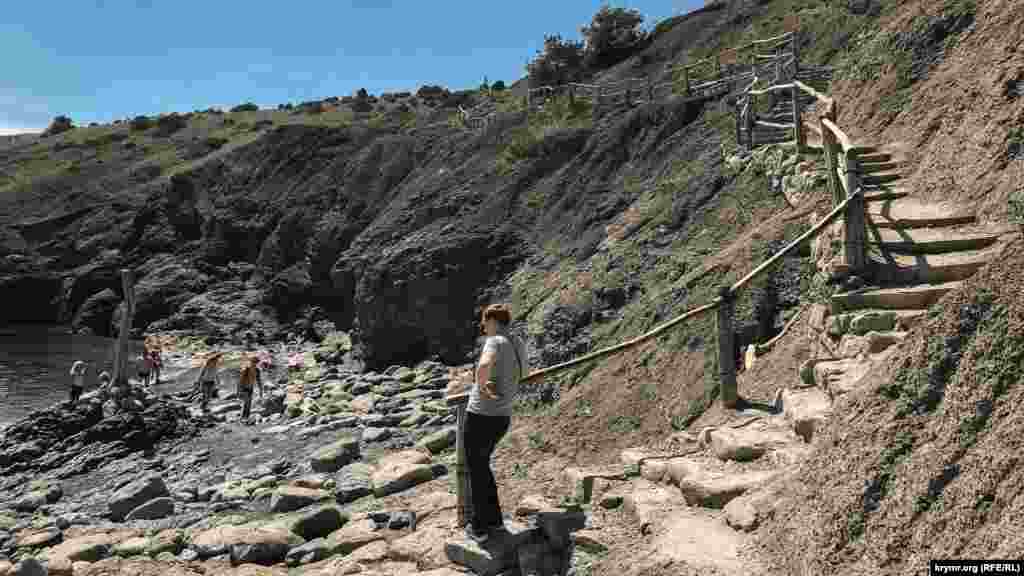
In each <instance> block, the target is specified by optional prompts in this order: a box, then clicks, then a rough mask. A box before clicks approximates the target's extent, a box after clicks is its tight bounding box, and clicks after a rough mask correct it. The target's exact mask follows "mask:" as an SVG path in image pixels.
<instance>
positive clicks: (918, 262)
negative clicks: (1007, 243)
mask: <svg viewBox="0 0 1024 576" xmlns="http://www.w3.org/2000/svg"><path fill="white" fill-rule="evenodd" d="M1001 249H1002V245H1001V244H997V245H996V246H995V247H992V248H988V249H984V250H970V251H966V252H948V253H945V254H893V253H887V252H878V251H875V250H869V252H868V259H869V263H868V267H869V269H870V272H869V274H870V277H871V278H872V280H873V281H874V282H875V283H878V284H920V283H932V284H934V283H941V282H952V281H954V280H966V279H967V278H970V277H971V276H973V275H974V274H975V273H976V272H977V271H978V270H980V269H981V268H982V267H983V266H985V265H986V264H988V263H989V262H991V261H992V260H993V259H994V258H996V257H997V256H998V254H999V252H1000V250H1001Z"/></svg>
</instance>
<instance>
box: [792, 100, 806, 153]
mask: <svg viewBox="0 0 1024 576" xmlns="http://www.w3.org/2000/svg"><path fill="white" fill-rule="evenodd" d="M802 112H803V110H802V107H801V105H800V88H798V87H797V85H796V84H793V140H795V141H796V153H797V154H800V153H802V152H803V151H804V129H803V124H802V123H801V121H800V119H801V117H802Z"/></svg>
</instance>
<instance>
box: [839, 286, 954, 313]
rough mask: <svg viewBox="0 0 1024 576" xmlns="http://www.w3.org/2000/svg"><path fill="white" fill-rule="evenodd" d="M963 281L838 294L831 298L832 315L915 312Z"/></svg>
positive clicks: (867, 289) (926, 306)
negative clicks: (866, 311) (877, 310)
mask: <svg viewBox="0 0 1024 576" xmlns="http://www.w3.org/2000/svg"><path fill="white" fill-rule="evenodd" d="M962 285H963V281H961V280H956V281H953V282H945V283H943V284H920V285H917V286H905V287H901V288H866V289H862V290H855V291H853V292H844V293H842V294H836V295H834V296H832V298H831V304H832V313H833V314H838V313H840V312H845V311H850V310H860V309H866V308H881V309H885V310H915V309H922V308H928V307H929V306H931V305H932V304H934V303H936V302H938V301H939V299H940V298H942V297H943V296H945V295H946V294H948V293H949V292H952V291H953V290H956V289H957V288H960V286H962Z"/></svg>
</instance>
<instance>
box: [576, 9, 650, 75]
mask: <svg viewBox="0 0 1024 576" xmlns="http://www.w3.org/2000/svg"><path fill="white" fill-rule="evenodd" d="M643 21H644V17H643V16H642V15H640V12H638V11H636V10H634V9H627V8H612V7H610V6H608V5H607V4H606V5H604V6H602V7H601V9H600V10H598V11H597V13H596V14H594V18H593V20H591V22H590V25H589V26H584V27H583V28H580V33H581V34H582V35H583V38H584V39H585V40H586V48H585V49H584V62H583V63H584V65H585V66H586V67H587V69H588V70H603V69H605V68H609V67H611V66H614V65H616V64H618V63H619V62H622V61H623V60H625V59H626V58H629V57H630V56H632V55H633V54H634V53H635V52H636V50H637V49H639V48H643V46H644V43H645V40H646V39H647V34H646V33H645V32H644V31H643V30H641V29H640V24H642V23H643Z"/></svg>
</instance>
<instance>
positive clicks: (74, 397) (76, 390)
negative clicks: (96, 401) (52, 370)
mask: <svg viewBox="0 0 1024 576" xmlns="http://www.w3.org/2000/svg"><path fill="white" fill-rule="evenodd" d="M81 395H82V387H81V386H72V387H71V394H70V396H71V401H72V402H78V398H79V397H80V396H81Z"/></svg>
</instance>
